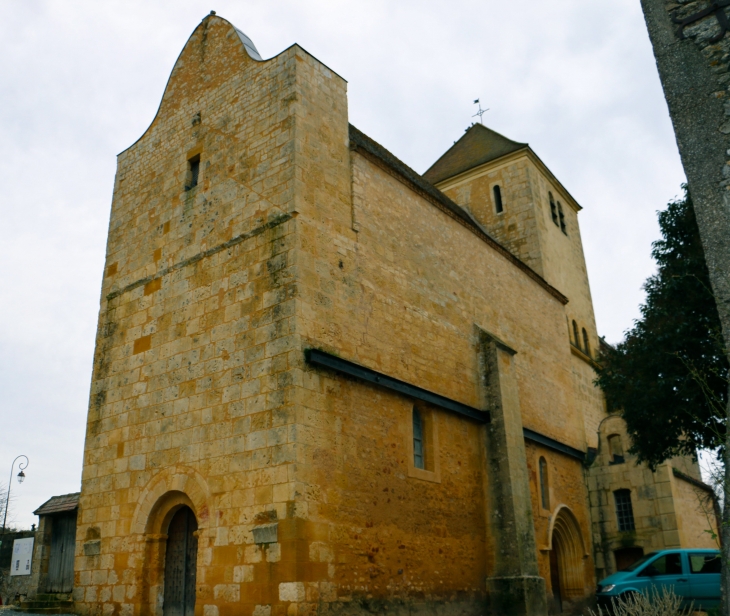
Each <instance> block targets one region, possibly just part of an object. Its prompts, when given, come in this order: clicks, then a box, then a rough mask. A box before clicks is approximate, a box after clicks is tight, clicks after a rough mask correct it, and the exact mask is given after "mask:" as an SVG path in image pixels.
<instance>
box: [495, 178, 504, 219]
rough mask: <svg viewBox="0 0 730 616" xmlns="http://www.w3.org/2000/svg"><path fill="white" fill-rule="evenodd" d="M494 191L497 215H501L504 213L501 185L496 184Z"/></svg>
mask: <svg viewBox="0 0 730 616" xmlns="http://www.w3.org/2000/svg"><path fill="white" fill-rule="evenodd" d="M492 191H493V192H494V209H495V210H497V214H501V213H502V212H503V211H504V207H503V205H502V189H501V188H500V187H499V184H496V185H495V186H494V188H493V189H492Z"/></svg>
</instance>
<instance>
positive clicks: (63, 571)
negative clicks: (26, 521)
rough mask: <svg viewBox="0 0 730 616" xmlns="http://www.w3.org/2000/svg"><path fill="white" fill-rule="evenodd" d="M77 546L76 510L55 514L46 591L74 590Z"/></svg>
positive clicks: (52, 523) (52, 524)
mask: <svg viewBox="0 0 730 616" xmlns="http://www.w3.org/2000/svg"><path fill="white" fill-rule="evenodd" d="M75 547H76V512H73V513H70V514H62V515H55V516H53V519H52V521H51V553H50V555H49V557H48V583H47V585H46V592H62V593H67V592H71V591H72V590H73V587H74V551H75Z"/></svg>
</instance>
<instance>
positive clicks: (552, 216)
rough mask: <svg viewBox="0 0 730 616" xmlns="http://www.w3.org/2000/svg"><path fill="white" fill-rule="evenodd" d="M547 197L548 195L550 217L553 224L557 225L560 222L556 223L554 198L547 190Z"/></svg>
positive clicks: (556, 212) (556, 215)
mask: <svg viewBox="0 0 730 616" xmlns="http://www.w3.org/2000/svg"><path fill="white" fill-rule="evenodd" d="M548 197H550V217H551V218H552V219H553V222H554V223H555V226H556V227H559V226H560V223H558V208H557V207H556V206H555V199H553V193H551V192H549V193H548Z"/></svg>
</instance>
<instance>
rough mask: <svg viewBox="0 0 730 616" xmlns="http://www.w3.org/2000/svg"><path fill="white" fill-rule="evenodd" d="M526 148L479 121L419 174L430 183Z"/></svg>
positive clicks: (525, 145) (436, 182)
mask: <svg viewBox="0 0 730 616" xmlns="http://www.w3.org/2000/svg"><path fill="white" fill-rule="evenodd" d="M528 147H529V146H528V145H527V144H526V143H519V142H517V141H512V140H511V139H507V137H505V136H504V135H500V134H499V133H497V132H495V131H493V130H492V129H490V128H487V127H486V126H483V125H482V124H474V125H473V126H472V127H470V128H469V130H467V131H466V133H465V134H464V135H462V137H461V139H459V140H458V141H457V142H456V143H455V144H454V145H452V146H451V147H450V148H449V149H448V150H446V153H445V154H444V155H443V156H442V157H441V158H439V159H438V160H437V161H436V162H435V163H434V164H433V165H431V167H430V168H429V170H428V171H426V173H424V174H423V177H424V178H426V179H427V180H428V181H429V182H431V184H438V183H439V182H441V181H442V180H445V179H447V178H452V177H454V176H455V175H459V174H460V173H464V171H468V170H469V169H473V168H474V167H478V166H479V165H483V164H484V163H488V162H490V161H492V160H495V159H497V158H501V157H502V156H506V155H507V154H512V152H517V151H518V150H523V149H525V148H528Z"/></svg>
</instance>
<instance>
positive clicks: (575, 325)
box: [573, 321, 580, 348]
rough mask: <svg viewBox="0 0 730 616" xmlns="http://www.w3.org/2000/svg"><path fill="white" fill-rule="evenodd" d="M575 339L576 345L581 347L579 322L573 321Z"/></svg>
mask: <svg viewBox="0 0 730 616" xmlns="http://www.w3.org/2000/svg"><path fill="white" fill-rule="evenodd" d="M573 339H574V340H575V346H576V347H578V348H580V336H579V335H578V324H577V323H576V322H575V321H573Z"/></svg>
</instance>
